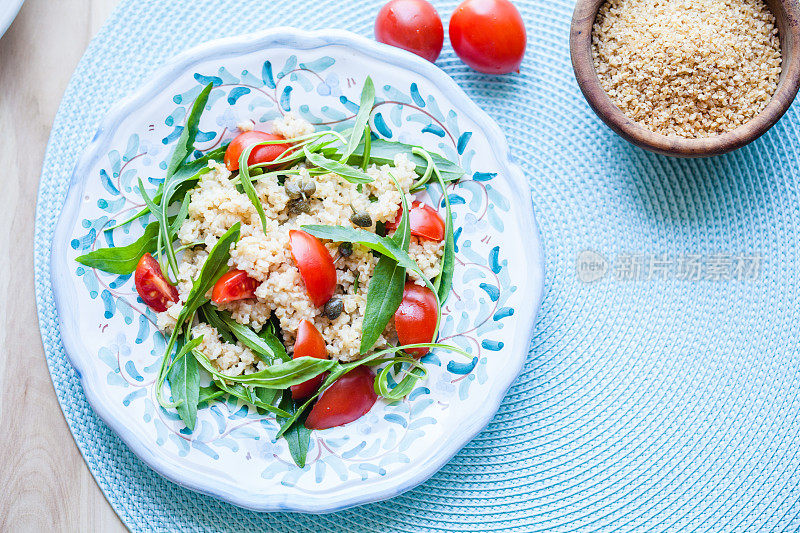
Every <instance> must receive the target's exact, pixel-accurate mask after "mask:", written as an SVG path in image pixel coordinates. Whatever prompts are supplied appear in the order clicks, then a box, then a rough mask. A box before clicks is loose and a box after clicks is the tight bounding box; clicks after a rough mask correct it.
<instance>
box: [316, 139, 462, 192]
mask: <svg viewBox="0 0 800 533" xmlns="http://www.w3.org/2000/svg"><path fill="white" fill-rule="evenodd" d="M414 148H421V147H419V146H415V145H412V144H405V143H400V142H394V141H387V140H384V139H373V140H372V142H371V143H370V149H369V151H367V148H366V143H365V142H362V143H360V144H359V145H358V146H357V147H356V149H355V151H354V152H353V153H352V154H351V155H350V158H349V161H350V163H351V164H357V165H358V164H363V162H364V159H365V158H364V153H365V152H366V153H367V159H368V162H369V163H375V164H376V165H378V166H381V165H394V156H396V155H397V154H406V155H407V156H408V158H409V160H410V161H411V162H412V163H414V165H415V166H416V168H415V169H414V170H415V172H416V173H417V174H419V175H423V174H424V173H425V169H426V168H427V161H426V160H425V158H423V157H420V156H417V155H414V153H413V152H412V149H414ZM343 153H344V149H343V148H340V147H337V146H329V147H326V148H323V149H322V154H323V155H324V156H325V157H329V158H331V157H332V158H336V159H339V158H341V156H342V154H343ZM431 157H432V158H433V160H434V161H435V162H436V166H437V168H438V169H439V172H440V173H441V174H442V179H443V180H444V181H445V183H448V182H451V181H458V180H459V179H461V177H462V176H464V170H463V169H462V168H461V167H460V166H458V165H457V164H455V163H453V162H452V161H449V160H448V159H446V158H444V157H442V156H441V155H439V154H436V153H431ZM412 192H414V191H412Z"/></svg>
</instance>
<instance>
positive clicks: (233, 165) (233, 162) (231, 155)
mask: <svg viewBox="0 0 800 533" xmlns="http://www.w3.org/2000/svg"><path fill="white" fill-rule="evenodd" d="M282 139H283V137H281V136H280V135H273V134H272V133H265V132H263V131H256V130H253V131H246V132H244V133H240V134H239V135H237V136H236V137H235V138H234V139H233V140H232V141H231V143H230V144H229V145H228V148H227V149H226V150H225V167H226V168H227V169H228V170H230V171H231V172H233V171H234V170H239V156H241V155H242V152H243V151H244V150H245V149H246V148H248V147H250V146H253V145H254V144H258V143H260V142H264V141H279V140H282ZM288 147H289V145H288V144H287V143H281V144H264V145H261V146H257V147H255V148H253V151H252V152H250V156H249V157H248V158H247V164H248V165H255V164H257V163H269V162H270V161H274V160H275V159H277V157H278V156H279V155H281V154H282V153H283V152H285V151H286V149H287V148H288Z"/></svg>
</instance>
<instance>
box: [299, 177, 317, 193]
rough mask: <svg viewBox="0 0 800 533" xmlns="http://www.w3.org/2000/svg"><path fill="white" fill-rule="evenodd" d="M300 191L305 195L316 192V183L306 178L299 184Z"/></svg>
mask: <svg viewBox="0 0 800 533" xmlns="http://www.w3.org/2000/svg"><path fill="white" fill-rule="evenodd" d="M300 191H301V192H302V193H303V194H305V195H306V196H311V195H312V194H314V193H315V192H317V184H316V183H314V182H313V181H311V180H306V181H304V182H303V183H301V184H300Z"/></svg>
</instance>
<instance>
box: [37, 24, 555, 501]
mask: <svg viewBox="0 0 800 533" xmlns="http://www.w3.org/2000/svg"><path fill="white" fill-rule="evenodd" d="M328 45H346V46H351V47H353V48H354V49H356V50H358V51H360V52H362V53H365V54H367V55H370V56H372V57H375V58H377V59H380V60H382V61H384V62H385V63H387V65H390V66H392V67H395V68H403V69H406V70H409V71H411V72H413V73H414V74H417V75H419V76H422V77H424V78H426V79H427V80H428V81H430V82H431V83H432V84H433V85H435V86H437V87H438V88H439V89H440V90H443V91H444V92H446V93H447V96H448V98H450V99H451V100H452V102H453V104H454V107H455V108H456V109H458V110H459V111H463V112H464V113H465V115H467V116H469V117H470V119H472V120H473V121H474V122H475V123H476V124H477V125H478V126H479V127H480V129H481V130H482V131H483V133H484V134H485V135H486V136H487V137H488V138H489V139H491V140H492V141H493V142H494V143H495V146H496V147H497V156H498V157H497V159H498V162H499V164H500V165H499V166H500V168H502V169H503V170H505V171H507V172H505V173H506V174H507V177H508V178H510V179H509V180H508V181H509V184H510V186H511V187H512V189H513V190H514V192H516V193H517V194H516V195H514V197H513V199H512V201H513V202H514V203H516V204H517V205H518V207H519V208H520V209H519V212H520V217H518V218H517V219H516V223H517V227H518V228H517V229H518V230H519V234H520V235H527V237H528V241H529V244H532V246H529V247H528V249H527V250H526V254H525V255H526V258H527V266H528V268H529V276H527V277H526V279H527V284H528V287H525V288H524V290H526V291H528V294H530V295H531V296H532V297H533V298H532V299H531V305H530V306H528V307H527V308H520V311H521V312H522V313H525V314H524V316H521V317H519V318H518V320H520V321H521V324H522V326H521V327H520V329H519V331H518V332H517V336H516V337H515V338H514V341H515V347H517V345H521V346H524V347H526V348H527V347H529V345H530V342H531V339H532V337H533V328H534V325H535V320H536V316H537V314H538V311H539V308H540V305H541V300H542V294H543V290H544V257H543V250H542V242H541V237H540V232H539V228H538V224H537V223H536V219H535V216H534V212H533V204H532V198H531V195H530V188H529V186H528V183H527V180H526V179H525V177H524V175H523V173H522V170H521V168H520V167H519V166H518V165H517V164H516V163H514V162H512V160H511V155H510V151H509V146H508V141H507V139H506V137H505V135H504V134H503V133H502V130H501V129H500V127H499V126H498V125H497V123H496V122H495V121H494V120H493V119H492V118H491V117H489V115H487V114H486V112H484V111H483V110H482V109H480V108H479V107H478V106H477V104H475V103H474V102H473V101H472V100H471V99H470V98H469V97H468V96H467V95H466V93H464V91H463V89H461V88H460V87H459V86H458V85H457V84H456V82H455V81H454V80H453V79H452V78H451V77H450V76H448V75H447V74H446V73H445V72H444V71H442V70H441V69H440V68H438V67H437V66H436V65H434V64H432V63H429V62H428V61H426V60H424V59H421V58H419V57H417V56H416V55H414V54H411V53H409V52H406V51H404V50H400V49H398V48H394V47H391V46H387V45H383V44H380V43H377V42H374V41H371V40H369V39H367V38H365V37H361V36H359V35H356V34H354V33H352V32H349V31H346V30H338V29H327V30H315V31H306V30H299V29H295V28H290V27H277V28H271V29H269V30H265V31H263V32H258V33H250V34H244V35H239V36H234V37H226V38H223V39H216V40H212V41H207V42H205V43H202V44H199V45H197V46H195V47H192V48H190V49H188V50H186V51H184V52H182V53H180V54H178V55H176V56H174V57H173V58H171V59H168V60H167V61H166V62H165V63H164V65H162V66H161V67H159V68H158V69H157V70H156V71H155V72H153V73H151V74H150V75H149V76H148V77H147V81H145V82H144V83H143V84H142V86H141V87H140V88H139V89H137V90H135V91H134V92H133V93H132V94H130V95H129V96H127V97H125V98H124V99H122V100H120V101H118V102H117V103H115V104H113V105H112V106H111V107H110V108H109V110H108V112H107V113H106V115H105V117H104V118H103V119H102V121H101V124H100V127H99V129H98V131H97V132H96V134H95V135H94V137H93V138H92V140H91V141H90V142H89V144H88V145H87V146H86V148H85V149H84V151H83V152H82V154H81V155H80V157H79V158H78V161H77V163H76V165H75V169H74V171H73V173H72V176H71V179H70V184H69V187H68V190H67V196H66V200H65V202H64V206H63V208H62V211H61V214H60V215H59V218H58V222H57V224H56V228H55V230H54V233H53V240H52V246H51V252H50V269H51V282H52V286H53V294H54V300H55V306H56V312H57V315H58V324H59V331H60V335H61V340H62V344H63V346H64V350H65V353H66V355H67V357H68V359H69V361H70V363H71V364H72V366H73V367H74V368H75V370H76V371H77V373H78V375H79V377H80V380H81V386H82V387H83V390H84V392H85V394H86V398H87V400H88V401H89V404H90V405H91V406H92V408H93V409H94V411H95V412H96V413H97V414H98V416H99V417H100V418H101V419H102V420H103V422H104V423H105V424H106V425H107V426H108V427H110V428H111V429H112V430H113V431H114V433H115V434H116V435H117V436H119V438H120V439H121V440H122V441H123V442H124V443H125V444H126V446H128V448H129V449H130V450H131V451H132V452H133V453H134V454H135V455H136V456H137V457H138V458H139V459H141V460H142V461H144V462H145V463H146V464H147V465H148V466H149V467H150V468H152V469H153V470H154V471H155V472H157V473H158V474H159V475H161V476H163V477H165V478H167V479H169V480H171V481H173V482H175V483H177V484H178V485H180V486H182V487H186V488H189V489H191V490H194V491H197V492H200V493H203V494H207V495H209V496H212V497H215V498H218V499H221V500H224V501H227V502H230V503H233V504H235V505H238V506H240V507H244V508H247V509H251V510H254V511H262V512H273V511H274V512H278V511H294V512H302V513H328V512H335V511H339V510H343V509H346V508H349V507H353V506H357V505H362V504H366V503H371V502H376V501H381V500H386V499H389V498H392V497H394V496H397V495H399V494H401V493H403V492H405V491H407V490H410V489H412V488H414V487H416V486H417V485H419V484H421V483H423V482H424V481H426V480H427V479H428V478H430V477H431V476H433V475H434V474H435V473H436V472H438V471H439V469H441V468H442V467H443V466H444V465H445V464H446V463H447V462H449V461H450V460H451V459H452V458H453V457H454V456H455V455H456V454H457V453H458V452H459V451H460V450H461V449H462V448H463V447H464V446H465V445H466V444H468V443H469V442H470V441H471V440H472V439H473V438H474V437H475V436H476V435H477V434H478V433H480V432H481V431H482V430H483V429H484V428H485V427H486V426H487V425H488V424H489V422H490V421H491V419H492V418H493V417H494V415H495V414H496V413H497V410H498V409H499V407H500V404H501V403H502V401H503V399H504V398H505V396H506V393H507V392H508V389H509V388H510V387H511V385H512V384H513V382H514V381H515V380H516V379H517V377H519V375H520V372H521V371H522V368H523V365H524V363H525V360H526V359H527V353H528V352H527V351H525V352H524V353H521V354H518V355H517V354H513V352H512V355H517V358H516V361H515V363H516V364H515V365H514V368H513V371H509V372H508V373H507V374H505V375H502V376H498V383H497V385H496V394H495V395H494V396H493V397H490V398H487V401H486V404H485V405H486V408H484V409H483V410H482V411H481V412H480V413H479V414H480V416H478V417H475V419H474V421H473V422H471V423H468V424H464V425H463V426H462V429H461V431H460V432H459V433H458V434H457V435H455V436H454V437H451V438H449V439H448V440H447V444H446V445H445V446H443V447H442V448H441V450H440V452H439V453H437V454H435V455H433V456H431V457H430V458H428V459H427V460H426V461H425V462H418V463H417V464H416V465H414V466H415V467H416V473H415V474H414V475H413V476H411V477H409V478H408V479H405V480H403V481H402V482H400V483H397V484H394V485H392V484H391V483H389V485H390V486H389V487H387V488H384V489H382V490H379V491H373V492H370V493H369V494H358V493H357V492H355V491H353V490H352V488H345V489H342V490H341V491H337V492H333V496H319V495H306V496H305V497H304V498H303V500H304V501H302V502H297V501H291V502H289V501H287V498H286V497H283V498H281V497H276V496H275V495H274V494H269V500H270V501H268V502H265V498H266V496H267V495H266V494H264V493H259V492H253V491H249V492H248V490H247V489H245V488H242V487H238V490H236V488H220V487H215V486H211V484H210V481H214V480H213V478H211V477H209V476H208V475H206V474H204V472H202V471H200V470H198V469H190V470H189V469H187V468H186V465H183V467H178V466H177V465H175V464H172V463H168V462H166V461H165V460H164V458H163V457H161V456H160V455H159V454H156V453H154V452H153V450H152V449H151V447H150V446H148V445H147V444H146V443H145V442H144V441H143V440H141V439H139V438H138V437H136V436H135V435H134V432H133V431H131V430H130V429H129V428H127V427H125V426H124V425H122V424H121V423H119V421H118V420H117V419H116V418H115V417H114V416H113V415H112V413H111V410H110V409H109V408H107V407H106V405H105V402H103V401H102V399H101V397H100V396H99V395H98V392H97V391H96V390H95V388H94V387H93V381H92V380H91V379H89V377H90V375H91V377H92V378H93V379H94V381H95V382H96V381H97V378H98V376H97V374H96V373H95V374H91V372H92V370H93V368H92V367H91V365H90V366H89V368H86V366H85V365H84V364H83V362H84V361H90V360H91V356H90V357H78V355H77V354H80V353H84V352H87V350H86V349H85V347H83V346H82V343H81V342H80V340H79V339H78V338H76V335H75V332H76V331H77V327H76V326H75V321H76V320H77V317H75V316H73V315H71V314H69V313H63V312H61V311H62V310H63V309H65V308H66V306H67V302H68V301H69V298H70V297H74V296H75V294H74V291H72V290H71V289H72V288H73V287H72V286H71V285H69V284H65V283H63V282H61V279H60V276H59V273H60V272H67V271H68V270H67V269H68V265H67V264H66V251H67V250H66V247H67V246H68V244H67V243H68V242H69V230H70V229H71V228H72V227H73V226H72V225H73V223H74V221H75V219H76V217H77V214H78V211H79V206H80V198H81V197H82V196H83V190H84V188H85V186H86V183H87V178H88V172H86V170H87V169H88V167H89V166H90V165H91V164H92V163H93V162H94V161H96V158H97V156H98V154H99V152H100V148H101V147H103V146H104V145H106V144H109V143H110V140H111V136H112V133H114V131H115V129H116V127H118V125H119V124H120V122H121V121H122V120H123V119H124V118H125V117H126V116H127V115H128V114H129V113H130V112H131V111H132V110H133V109H134V108H135V107H136V105H137V103H138V102H139V101H142V100H144V99H146V98H148V97H150V96H153V95H154V94H157V93H159V92H160V91H161V90H163V89H164V87H165V86H166V85H168V84H169V83H171V82H172V81H174V79H175V77H176V76H178V75H180V74H182V73H183V72H185V71H186V70H187V69H188V68H190V67H191V66H192V65H193V64H196V63H199V62H201V61H206V60H209V59H213V58H214V57H225V55H227V54H236V55H239V54H244V53H248V52H252V51H255V50H257V49H261V48H269V47H271V46H283V47H287V46H288V47H296V48H297V49H301V50H309V49H315V48H319V47H322V46H328ZM526 197H527V198H528V201H527V202H525V201H524V200H523V199H524V198H526ZM531 241H533V242H531ZM509 351H510V350H509ZM187 472H188V473H187ZM204 480H205V481H204ZM286 496H288V495H286Z"/></svg>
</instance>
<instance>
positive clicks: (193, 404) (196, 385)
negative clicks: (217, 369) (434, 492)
mask: <svg viewBox="0 0 800 533" xmlns="http://www.w3.org/2000/svg"><path fill="white" fill-rule="evenodd" d="M202 340H203V339H202V337H198V338H196V339H192V340H191V341H189V342H187V343H186V344H185V345H184V346H183V347H182V348H181V350H180V351H179V352H178V355H177V356H176V357H175V361H174V362H173V363H172V365H171V366H170V369H169V372H168V374H167V377H168V379H169V388H170V391H171V392H172V399H173V401H174V402H175V408H176V409H177V411H178V415H179V416H180V417H181V420H183V423H184V424H186V427H187V428H189V429H190V430H192V429H194V425H195V423H196V422H197V404H198V402H199V400H200V372H199V370H198V368H197V360H196V359H195V357H194V355H193V354H192V350H193V349H194V348H196V347H197V346H198V345H199V344H200V343H201V342H202Z"/></svg>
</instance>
